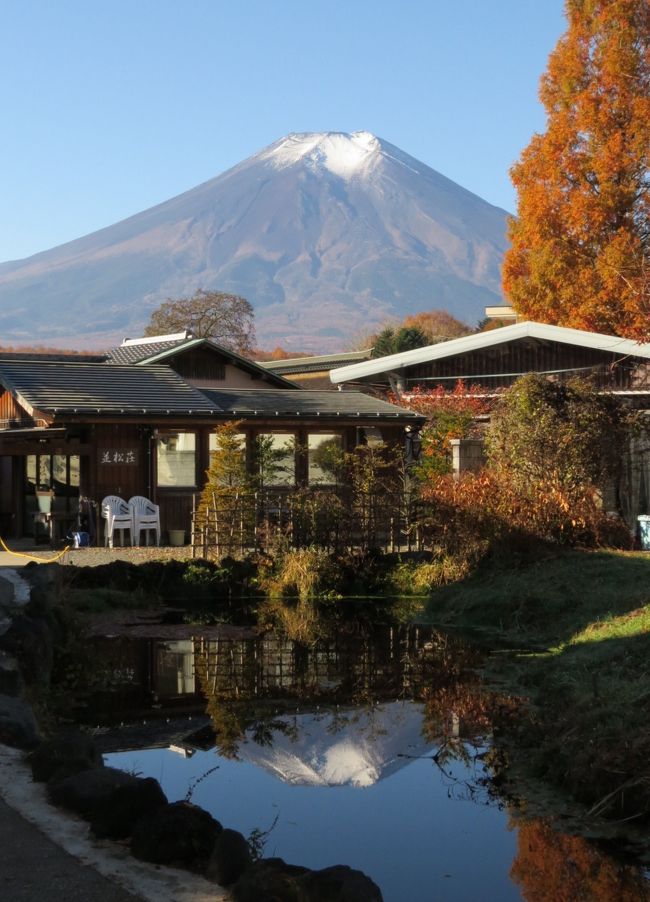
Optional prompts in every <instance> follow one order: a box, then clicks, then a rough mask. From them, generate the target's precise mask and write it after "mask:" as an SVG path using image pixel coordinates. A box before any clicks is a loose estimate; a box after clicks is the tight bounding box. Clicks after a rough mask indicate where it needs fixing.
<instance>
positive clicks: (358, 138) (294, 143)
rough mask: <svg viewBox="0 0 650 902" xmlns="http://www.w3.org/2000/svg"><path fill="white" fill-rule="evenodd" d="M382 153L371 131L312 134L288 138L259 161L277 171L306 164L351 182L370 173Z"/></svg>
mask: <svg viewBox="0 0 650 902" xmlns="http://www.w3.org/2000/svg"><path fill="white" fill-rule="evenodd" d="M380 154H381V142H380V141H379V139H378V138H376V137H375V136H374V135H371V134H370V132H353V133H352V134H346V133H345V132H311V133H305V134H291V135H287V137H286V138H283V139H281V140H280V141H277V142H276V143H275V144H272V145H271V147H270V148H268V149H267V150H266V151H264V152H263V153H262V154H261V157H260V158H261V159H266V160H268V161H269V162H270V163H271V165H272V166H273V167H274V168H275V169H284V168H285V167H286V166H293V165H295V164H296V163H299V162H303V163H306V164H307V165H309V166H311V167H313V168H319V167H324V168H325V169H328V170H329V171H330V172H332V173H333V174H334V175H338V176H339V177H340V178H344V179H348V178H352V177H353V176H356V175H361V174H363V173H366V172H368V171H369V170H370V169H371V168H373V166H375V165H376V164H377V162H378V161H379V159H380Z"/></svg>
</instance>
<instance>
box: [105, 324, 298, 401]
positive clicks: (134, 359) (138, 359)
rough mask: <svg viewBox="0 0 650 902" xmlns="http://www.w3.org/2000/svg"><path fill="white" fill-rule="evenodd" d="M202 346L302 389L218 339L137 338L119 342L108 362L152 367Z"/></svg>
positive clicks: (246, 368)
mask: <svg viewBox="0 0 650 902" xmlns="http://www.w3.org/2000/svg"><path fill="white" fill-rule="evenodd" d="M200 347H204V348H208V349H209V350H212V351H215V352H216V353H217V354H219V355H221V356H222V357H225V358H226V360H227V361H229V362H231V363H232V364H233V365H234V366H237V367H239V369H241V370H244V371H245V372H247V373H252V374H253V375H255V376H259V377H260V378H262V379H264V380H265V381H266V382H275V383H276V384H277V385H278V386H286V388H288V389H293V390H294V391H296V390H297V391H299V390H300V387H299V386H297V385H294V384H293V382H289V381H288V380H287V379H284V378H283V377H282V376H281V375H280V374H279V373H275V372H274V371H273V370H267V369H265V368H264V367H262V365H261V364H259V363H257V361H255V360H250V359H249V358H248V357H242V356H241V354H237V353H235V351H233V350H231V349H230V348H225V347H223V346H222V345H220V344H217V342H216V341H213V340H212V339H211V338H192V337H191V336H189V337H186V338H178V339H173V340H170V341H153V339H147V340H146V341H143V342H142V343H141V344H138V343H137V342H135V341H134V342H133V343H132V344H128V345H120V346H119V347H118V348H113V349H112V350H110V351H109V352H108V360H107V362H108V363H112V364H127V365H131V366H151V365H153V364H158V363H165V362H168V361H169V358H170V357H173V356H174V355H175V354H178V353H179V352H183V351H189V350H190V349H191V348H200Z"/></svg>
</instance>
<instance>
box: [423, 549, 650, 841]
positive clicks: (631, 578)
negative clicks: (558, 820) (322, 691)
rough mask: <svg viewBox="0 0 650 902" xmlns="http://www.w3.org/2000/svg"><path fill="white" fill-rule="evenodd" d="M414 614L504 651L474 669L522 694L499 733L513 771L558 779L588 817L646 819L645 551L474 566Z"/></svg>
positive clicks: (648, 618)
mask: <svg viewBox="0 0 650 902" xmlns="http://www.w3.org/2000/svg"><path fill="white" fill-rule="evenodd" d="M426 618H427V619H428V620H429V621H430V622H433V623H435V624H437V625H439V626H443V627H447V628H450V627H454V628H459V629H462V630H467V631H469V632H471V633H472V634H473V635H474V636H476V637H478V638H480V639H481V640H482V641H483V642H484V643H485V644H487V645H490V646H492V647H495V648H496V647H499V648H501V649H503V648H510V649H512V650H513V651H512V652H511V653H510V654H505V655H504V654H500V655H493V656H491V658H490V660H489V663H488V665H487V668H486V676H487V679H488V682H490V681H493V682H494V683H495V684H496V683H498V684H499V685H500V687H501V688H503V687H504V686H506V687H507V689H509V690H510V691H511V692H513V693H515V694H519V695H521V696H524V697H526V698H528V699H529V700H530V703H529V704H528V705H526V706H523V707H522V709H521V712H520V716H519V717H518V718H517V719H516V721H515V722H514V723H510V724H506V725H505V726H504V728H503V730H502V733H501V734H500V736H501V738H500V740H499V741H501V742H502V743H503V744H504V746H506V747H509V748H510V749H511V750H513V751H514V755H513V761H514V760H515V759H516V761H517V766H516V768H513V771H514V770H516V771H517V772H518V774H519V777H518V778H521V775H522V773H524V772H525V773H527V774H528V775H531V774H533V775H534V776H535V777H536V778H540V777H541V778H543V780H544V781H546V782H547V783H549V782H550V783H551V784H553V785H555V786H556V787H560V788H561V789H562V790H563V791H565V792H567V793H569V794H570V795H571V796H573V798H574V799H577V800H578V801H579V802H582V803H584V804H585V805H586V806H587V810H588V812H589V817H593V818H599V817H605V818H609V819H610V820H612V821H616V822H621V823H623V824H624V825H625V826H626V828H628V827H629V825H636V824H647V823H648V822H649V821H650V556H649V555H647V554H644V553H638V552H637V553H634V552H615V551H597V552H581V551H565V552H562V553H558V554H553V555H548V556H547V557H545V558H544V559H543V560H537V561H520V562H519V563H518V564H517V565H516V566H511V567H509V568H507V567H503V566H498V565H496V566H492V567H489V566H485V567H483V568H482V569H481V571H480V572H477V573H475V574H474V575H473V576H472V577H471V578H470V579H467V580H464V581H463V582H459V583H456V584H454V585H452V586H446V587H443V588H441V589H440V590H438V591H436V592H435V593H434V594H433V595H432V597H431V599H430V601H429V604H428V606H427V608H426ZM522 762H525V766H522ZM524 779H525V776H524ZM515 783H516V779H515Z"/></svg>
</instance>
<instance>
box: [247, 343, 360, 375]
mask: <svg viewBox="0 0 650 902" xmlns="http://www.w3.org/2000/svg"><path fill="white" fill-rule="evenodd" d="M371 353H372V349H371V348H368V349H367V350H365V351H347V352H345V353H343V354H321V355H320V356H316V357H291V358H287V359H286V360H264V361H261V362H260V366H262V367H264V369H265V370H271V371H272V372H274V373H281V374H283V375H290V374H293V373H319V372H328V371H329V370H332V369H336V368H337V367H340V366H348V365H350V364H352V363H361V362H362V361H364V360H368V359H369V358H370V354H371Z"/></svg>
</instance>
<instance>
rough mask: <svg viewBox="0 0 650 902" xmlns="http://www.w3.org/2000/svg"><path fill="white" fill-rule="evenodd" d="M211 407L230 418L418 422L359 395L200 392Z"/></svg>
mask: <svg viewBox="0 0 650 902" xmlns="http://www.w3.org/2000/svg"><path fill="white" fill-rule="evenodd" d="M203 393H204V394H205V395H206V397H208V398H210V399H211V400H212V401H213V402H214V404H215V406H217V405H218V406H219V407H220V408H221V409H222V410H224V411H227V412H229V413H231V414H233V415H237V414H240V415H241V416H242V417H249V416H263V417H268V416H276V415H277V416H283V417H287V418H288V417H307V416H329V417H332V416H342V417H357V416H359V417H366V418H368V417H378V418H383V419H400V420H420V419H423V418H422V417H421V416H420V415H419V414H417V413H414V412H413V411H412V410H406V409H405V408H403V407H397V406H396V405H394V404H388V403H387V402H386V401H380V400H379V399H378V398H372V397H371V396H370V395H366V394H364V393H363V392H360V391H308V390H305V391H300V392H292V391H283V390H277V389H259V390H254V389H203Z"/></svg>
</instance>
